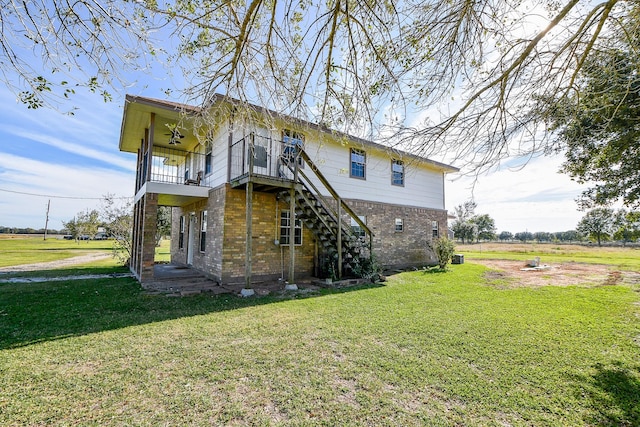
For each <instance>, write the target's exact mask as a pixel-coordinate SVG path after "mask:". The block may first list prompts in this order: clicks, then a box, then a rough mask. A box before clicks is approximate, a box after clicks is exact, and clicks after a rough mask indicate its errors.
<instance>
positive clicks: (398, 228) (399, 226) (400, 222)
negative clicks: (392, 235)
mask: <svg viewBox="0 0 640 427" xmlns="http://www.w3.org/2000/svg"><path fill="white" fill-rule="evenodd" d="M402 231H404V220H403V219H402V218H396V232H397V233H401V232H402Z"/></svg>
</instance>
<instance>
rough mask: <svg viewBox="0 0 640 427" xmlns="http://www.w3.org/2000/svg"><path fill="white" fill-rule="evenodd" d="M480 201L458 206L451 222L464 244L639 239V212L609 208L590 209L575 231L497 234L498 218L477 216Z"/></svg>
mask: <svg viewBox="0 0 640 427" xmlns="http://www.w3.org/2000/svg"><path fill="white" fill-rule="evenodd" d="M476 207H477V204H476V203H475V202H474V201H473V200H469V201H467V202H465V203H463V204H461V205H458V206H456V207H455V210H454V213H455V219H454V221H453V223H452V225H451V230H452V231H453V232H454V236H455V238H456V239H457V240H458V241H460V242H462V243H463V244H464V243H474V242H480V241H485V242H486V241H494V240H500V241H501V242H513V241H520V242H523V243H526V242H534V241H535V242H564V243H581V242H594V243H597V244H598V246H600V245H602V243H603V242H608V241H615V242H621V243H622V244H623V245H626V244H627V243H631V242H636V241H638V240H639V239H640V211H627V210H625V209H619V210H617V211H616V210H613V209H610V208H595V209H592V210H590V211H588V212H587V213H586V214H585V215H584V217H582V219H581V220H580V222H578V224H577V225H576V229H575V230H568V231H558V232H553V233H551V232H547V231H537V232H530V231H520V232H517V233H515V234H514V233H511V232H510V231H502V232H500V234H496V227H495V221H494V220H493V218H491V217H490V216H489V215H488V214H482V215H476V214H475V209H476Z"/></svg>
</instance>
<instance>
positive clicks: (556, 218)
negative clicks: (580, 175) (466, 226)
mask: <svg viewBox="0 0 640 427" xmlns="http://www.w3.org/2000/svg"><path fill="white" fill-rule="evenodd" d="M561 162H562V159H561V158H558V157H553V158H549V157H544V158H538V159H534V160H532V161H531V162H530V163H529V164H528V165H526V166H525V167H524V168H522V169H521V170H517V171H512V170H508V169H505V170H500V171H497V172H494V173H491V174H490V175H486V176H480V177H478V179H477V182H476V184H475V188H473V189H472V186H473V179H472V178H460V179H458V180H454V181H453V182H447V185H446V197H447V208H448V209H449V211H451V212H453V209H454V207H455V206H457V205H459V204H461V203H463V202H465V201H466V200H469V199H470V198H472V197H473V198H474V200H475V201H476V203H477V204H478V207H477V209H476V213H478V214H485V213H486V214H489V215H490V216H491V217H492V218H493V219H494V220H495V221H496V227H497V228H498V230H499V231H503V230H504V231H510V232H512V233H516V232H519V231H527V230H528V231H533V232H535V231H550V232H553V231H566V230H571V229H574V228H575V226H576V224H577V223H578V221H579V220H580V218H582V216H583V215H584V212H580V211H578V210H577V205H576V203H575V198H576V197H577V196H578V195H579V194H580V193H581V192H582V191H583V190H584V189H586V188H587V187H586V186H584V185H579V184H577V183H576V182H574V181H572V180H571V179H570V178H569V177H568V176H567V175H563V174H560V173H558V172H557V171H558V168H559V166H560V163H561ZM450 178H455V177H454V176H451V177H450ZM472 190H473V191H472Z"/></svg>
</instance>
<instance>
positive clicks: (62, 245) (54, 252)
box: [0, 237, 115, 267]
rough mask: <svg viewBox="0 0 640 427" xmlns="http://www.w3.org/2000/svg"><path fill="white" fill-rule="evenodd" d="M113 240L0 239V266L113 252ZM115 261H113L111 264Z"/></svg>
mask: <svg viewBox="0 0 640 427" xmlns="http://www.w3.org/2000/svg"><path fill="white" fill-rule="evenodd" d="M112 250H113V241H112V240H83V241H75V240H63V239H60V238H48V239H47V240H43V239H42V237H21V238H15V239H8V238H1V239H0V267H6V266H11V265H18V264H32V263H37V262H47V261H57V260H61V259H65V258H71V257H74V256H79V255H85V254H88V253H91V252H96V251H97V252H106V253H111V251H112ZM114 264H115V263H114V262H112V263H111V265H114Z"/></svg>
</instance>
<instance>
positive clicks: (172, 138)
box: [165, 123, 184, 145]
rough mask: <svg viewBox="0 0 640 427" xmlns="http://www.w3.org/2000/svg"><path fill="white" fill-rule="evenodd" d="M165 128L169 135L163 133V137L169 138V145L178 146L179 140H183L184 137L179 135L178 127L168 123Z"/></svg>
mask: <svg viewBox="0 0 640 427" xmlns="http://www.w3.org/2000/svg"><path fill="white" fill-rule="evenodd" d="M165 126H166V127H168V128H169V130H170V131H171V133H165V135H166V136H168V137H169V145H176V144H180V140H181V139H182V138H184V135H183V134H181V133H180V131H179V130H178V126H177V125H175V124H168V123H167V124H166V125H165Z"/></svg>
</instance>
